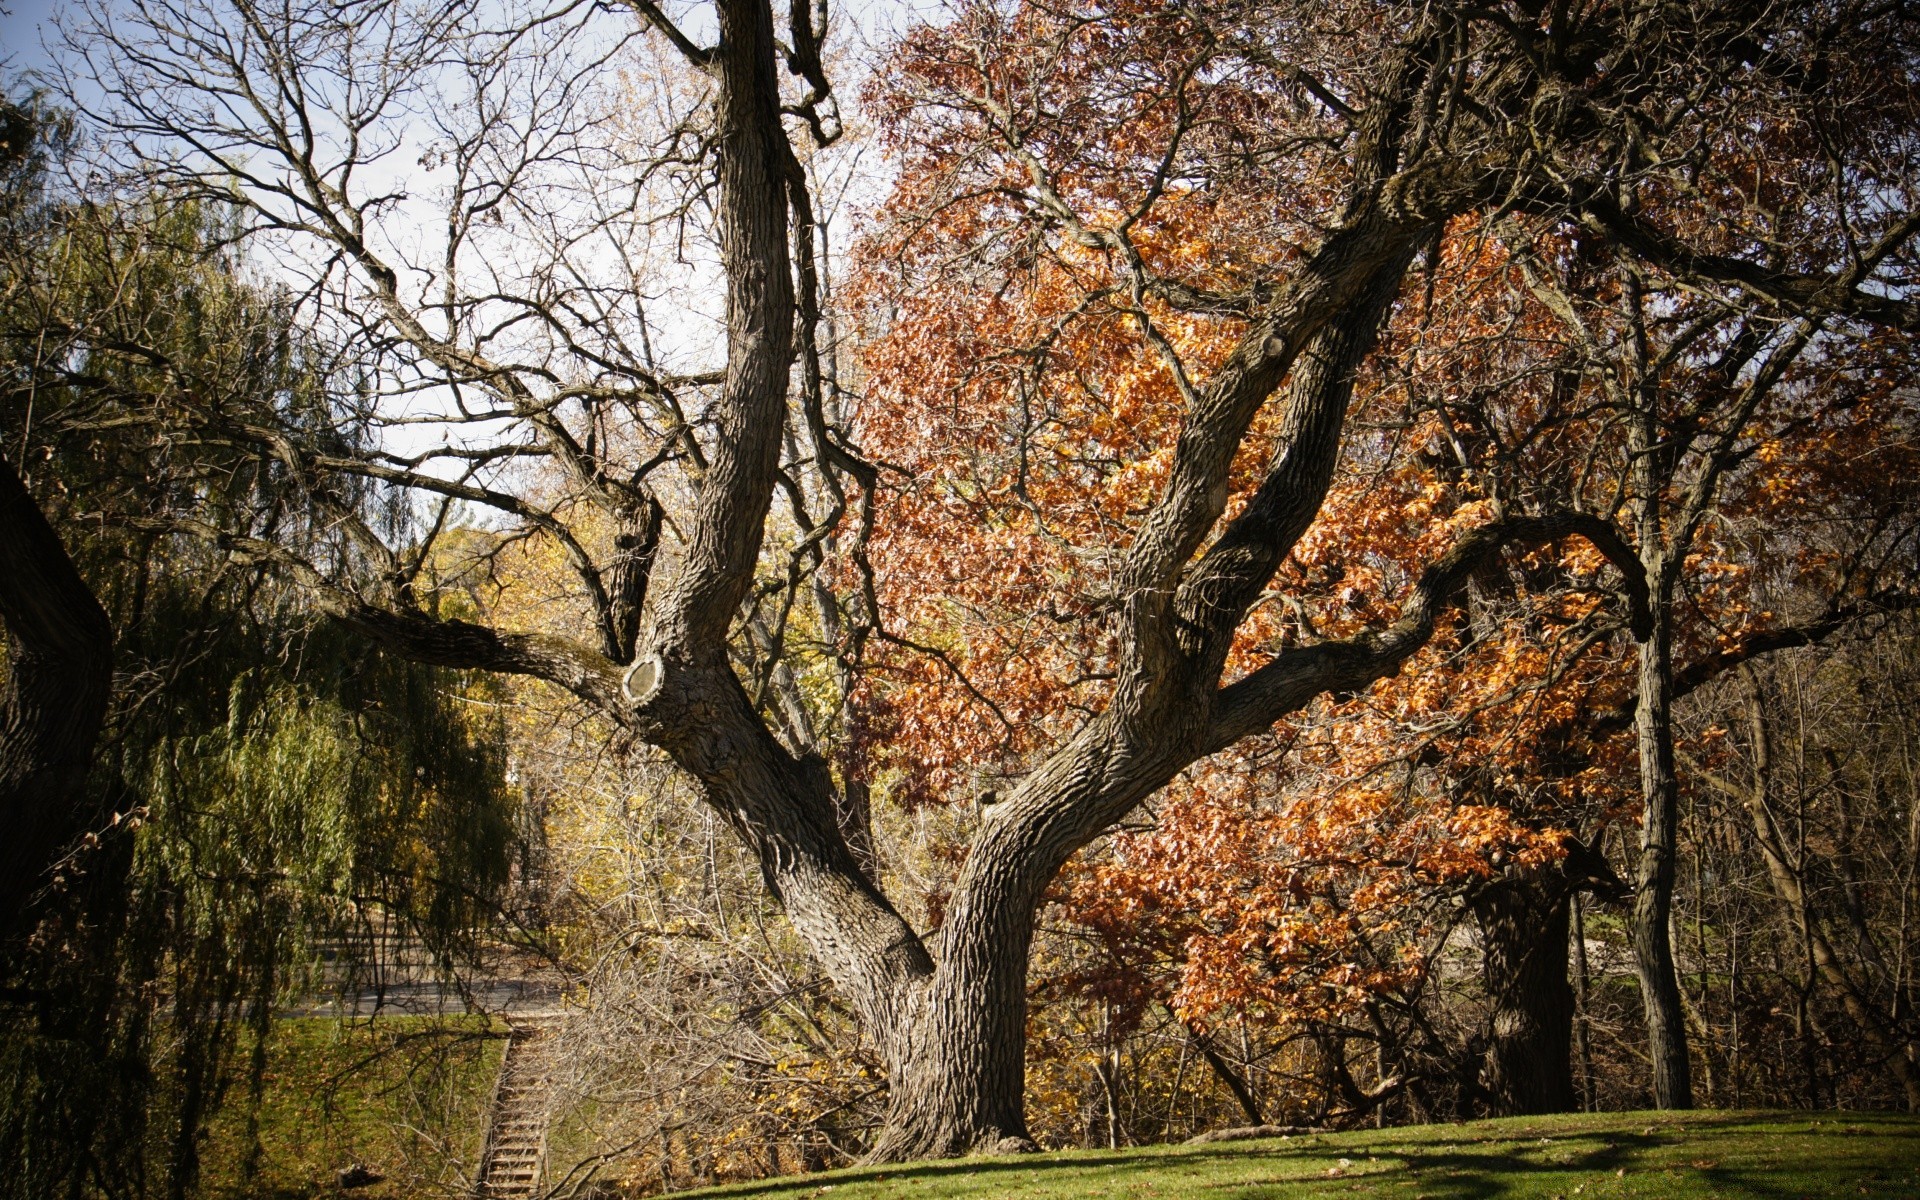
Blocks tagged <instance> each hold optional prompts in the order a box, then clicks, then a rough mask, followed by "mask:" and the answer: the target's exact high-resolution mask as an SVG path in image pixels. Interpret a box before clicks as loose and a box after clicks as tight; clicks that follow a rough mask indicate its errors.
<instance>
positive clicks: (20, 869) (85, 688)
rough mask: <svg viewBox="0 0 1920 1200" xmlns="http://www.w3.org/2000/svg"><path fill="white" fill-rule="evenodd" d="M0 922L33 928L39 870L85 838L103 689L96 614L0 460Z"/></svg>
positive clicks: (106, 690) (109, 641)
mask: <svg viewBox="0 0 1920 1200" xmlns="http://www.w3.org/2000/svg"><path fill="white" fill-rule="evenodd" d="M0 620H4V622H5V624H6V632H7V662H6V669H7V678H6V683H5V688H4V691H3V692H0V823H4V827H5V828H6V831H7V836H6V837H5V838H4V839H0V921H4V922H5V926H4V931H5V946H6V950H5V953H7V954H8V956H9V957H11V953H12V949H13V943H14V942H15V941H16V940H17V939H18V938H19V937H20V936H22V935H23V934H25V933H26V932H27V931H28V930H30V929H31V928H32V919H33V911H32V906H33V899H34V897H35V895H36V894H37V893H39V892H40V891H41V889H42V888H44V887H45V886H46V885H47V883H48V882H49V878H48V871H49V869H50V868H51V867H53V865H54V864H55V863H57V862H58V861H59V860H60V858H61V856H62V855H63V854H64V853H65V852H66V851H67V850H68V848H69V847H70V846H71V845H72V844H73V842H74V840H75V839H76V838H78V837H79V836H80V835H81V834H82V833H84V832H85V831H86V828H87V824H88V818H89V815H90V814H89V812H88V809H87V806H86V804H85V802H84V798H83V788H84V787H85V785H86V777H87V771H88V768H89V767H90V766H91V765H92V761H93V750H94V742H95V740H96V739H97V738H98V737H99V734H100V725H101V722H102V721H103V720H104V719H105V717H106V712H107V701H108V698H109V696H110V694H111V691H112V684H113V629H112V626H111V625H110V624H109V623H108V621H107V614H106V613H105V612H104V611H103V610H102V609H101V607H100V604H99V601H97V600H95V599H94V596H93V592H92V591H91V590H90V589H89V588H88V587H87V585H86V581H85V580H83V579H81V578H80V572H79V571H78V570H77V569H75V567H74V565H73V560H72V559H71V558H69V557H67V552H66V549H65V548H64V547H63V546H62V545H61V544H60V538H59V536H58V535H57V534H55V533H54V531H53V527H52V526H51V525H49V524H48V523H47V519H46V517H45V516H44V515H43V514H42V513H41V511H40V508H39V506H38V505H36V504H35V503H34V501H33V496H32V495H31V494H30V493H29V492H28V491H27V488H26V485H25V484H24V483H22V482H21V480H20V477H19V476H18V475H17V474H15V473H14V470H13V467H12V466H11V465H10V464H8V463H7V462H6V460H5V459H0Z"/></svg>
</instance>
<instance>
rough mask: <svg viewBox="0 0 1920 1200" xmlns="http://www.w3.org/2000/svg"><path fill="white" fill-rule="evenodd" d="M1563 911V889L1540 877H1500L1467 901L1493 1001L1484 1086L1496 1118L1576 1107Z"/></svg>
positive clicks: (1565, 914)
mask: <svg viewBox="0 0 1920 1200" xmlns="http://www.w3.org/2000/svg"><path fill="white" fill-rule="evenodd" d="M1567 906H1568V889H1567V888H1566V887H1565V886H1564V885H1563V884H1561V883H1560V881H1558V880H1557V879H1555V878H1553V877H1552V876H1551V875H1549V874H1547V873H1545V872H1539V873H1534V874H1530V875H1526V876H1519V877H1515V878H1510V879H1502V880H1498V881H1496V882H1494V883H1493V884H1491V885H1490V886H1488V887H1486V888H1484V889H1482V890H1481V892H1480V893H1479V894H1478V895H1476V896H1475V897H1474V900H1473V909H1474V916H1475V917H1476V918H1477V919H1478V921H1479V924H1480V939H1481V952H1482V959H1481V962H1482V969H1483V972H1484V977H1485V980H1486V987H1487V996H1488V998H1489V999H1490V1000H1491V1001H1492V1003H1493V1019H1492V1030H1491V1034H1492V1036H1491V1039H1490V1041H1489V1044H1488V1047H1487V1061H1486V1077H1485V1078H1486V1088H1487V1090H1488V1091H1489V1092H1490V1093H1492V1095H1493V1096H1494V1098H1495V1103H1496V1104H1497V1105H1498V1106H1499V1109H1500V1111H1501V1113H1502V1115H1514V1116H1517V1115H1521V1114H1527V1113H1548V1112H1569V1111H1571V1110H1572V1109H1573V1108H1574V1107H1575V1097H1574V1089H1573V1069H1572V1043H1573V989H1572V987H1571V986H1570V985H1569V983H1568V981H1567V922H1568V907H1567Z"/></svg>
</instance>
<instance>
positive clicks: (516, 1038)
mask: <svg viewBox="0 0 1920 1200" xmlns="http://www.w3.org/2000/svg"><path fill="white" fill-rule="evenodd" d="M507 1023H508V1034H507V1050H506V1053H505V1054H503V1055H501V1057H500V1078H499V1081H498V1082H497V1083H495V1084H494V1090H493V1109H492V1112H491V1113H490V1114H489V1115H488V1118H487V1140H486V1148H485V1149H484V1150H483V1151H482V1152H481V1155H480V1171H479V1174H478V1176H477V1177H476V1179H475V1180H474V1185H473V1195H474V1200H502V1198H506V1197H511V1198H513V1200H520V1198H522V1197H531V1196H534V1195H536V1194H537V1189H538V1188H539V1186H540V1175H541V1173H542V1171H543V1169H544V1168H545V1166H546V1156H547V1118H548V1109H549V1107H550V1105H549V1101H550V1099H551V1092H552V1089H551V1086H550V1085H551V1077H552V1069H553V1054H554V1049H555V1042H556V1041H557V1040H558V1039H557V1038H556V1037H555V1036H554V1034H555V1032H556V1031H557V1030H558V1028H559V1025H560V1020H559V1018H557V1017H508V1018H507Z"/></svg>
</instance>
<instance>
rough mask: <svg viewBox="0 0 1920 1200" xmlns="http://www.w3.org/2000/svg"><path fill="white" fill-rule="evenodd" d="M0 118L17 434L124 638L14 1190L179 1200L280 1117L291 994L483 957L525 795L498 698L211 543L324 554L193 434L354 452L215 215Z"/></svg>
mask: <svg viewBox="0 0 1920 1200" xmlns="http://www.w3.org/2000/svg"><path fill="white" fill-rule="evenodd" d="M3 124H4V126H5V129H4V131H3V132H4V133H5V136H6V138H7V139H8V141H7V149H8V157H7V159H6V164H5V165H6V168H7V169H6V171H5V176H4V180H0V184H3V185H4V195H0V285H3V286H0V389H3V390H4V395H5V398H6V402H5V405H4V407H3V408H0V434H4V438H5V442H4V445H5V446H6V453H7V454H8V455H9V456H10V457H11V456H14V455H16V454H18V455H19V460H20V461H21V462H22V463H23V469H22V474H23V475H24V476H26V477H27V478H28V481H29V484H30V486H31V487H32V489H33V491H34V493H35V496H36V499H38V500H39V501H40V503H41V505H42V507H43V510H44V511H45V512H46V513H47V514H48V517H49V519H50V520H52V521H53V523H54V524H55V527H56V528H57V529H58V530H59V532H60V533H61V536H62V539H63V541H64V543H65V545H66V546H67V548H68V552H69V553H70V554H71V555H72V557H73V558H74V560H75V561H76V563H77V564H78V565H79V567H80V569H81V573H82V575H83V577H84V578H86V580H87V581H88V583H89V586H91V587H92V588H93V589H94V591H95V593H96V595H97V596H98V597H99V598H100V600H101V602H102V604H103V605H104V606H105V607H106V609H107V611H108V613H109V616H110V617H111V619H112V621H113V625H114V629H115V631H116V646H115V657H116V695H115V705H114V711H113V713H112V714H111V716H110V718H109V728H108V731H107V733H106V735H105V737H104V738H103V741H102V744H101V746H100V747H99V751H98V755H97V761H96V769H95V772H94V795H93V796H92V797H91V798H90V801H91V804H92V807H93V809H94V810H95V811H96V812H97V814H98V816H97V820H96V821H95V825H96V828H97V830H98V833H97V835H95V836H93V837H90V838H89V840H88V842H87V843H86V844H84V845H82V846H79V847H77V848H76V849H75V852H74V854H73V856H72V857H71V859H70V860H69V861H68V862H67V863H66V864H65V866H64V867H63V868H62V870H61V871H60V873H59V877H58V879H57V881H56V892H57V893H58V894H57V895H56V897H55V900H54V907H53V910H52V911H53V913H54V915H53V916H52V917H50V919H49V921H48V922H47V923H46V924H45V925H44V926H43V929H42V936H41V937H40V939H39V941H38V942H37V944H36V947H35V954H34V958H33V960H32V961H31V962H30V963H29V964H28V965H27V966H26V967H25V968H24V969H23V970H22V971H21V972H19V973H18V975H19V977H17V978H11V979H8V980H5V981H4V983H5V985H6V992H5V998H4V999H0V1162H7V1163H10V1164H14V1169H12V1170H9V1171H6V1172H0V1197H5V1198H11V1197H22V1198H27V1197H33V1198H35V1200H38V1198H41V1197H53V1196H62V1195H64V1196H72V1197H81V1196H113V1197H120V1196H128V1197H132V1196H146V1195H168V1196H176V1197H184V1196H187V1195H190V1194H193V1193H194V1192H195V1191H196V1190H197V1189H198V1183H199V1180H200V1178H201V1173H202V1161H203V1158H204V1157H205V1156H204V1154H203V1146H204V1143H205V1138H206V1133H207V1130H208V1128H209V1124H210V1122H212V1121H213V1120H214V1118H215V1116H216V1114H218V1113H220V1112H221V1111H222V1110H223V1108H224V1109H225V1111H227V1112H228V1113H229V1114H232V1113H235V1112H239V1113H255V1114H257V1113H258V1112H259V1111H260V1106H261V1104H262V1103H263V1099H264V1096H265V1088H266V1079H267V1074H268V1068H269V1063H270V1061H271V1053H272V1041H273V1035H274V1032H275V1030H276V1027H277V1025H278V1024H279V1022H278V1021H277V1020H276V1019H275V1016H274V1014H275V1012H276V1010H277V1009H278V1008H280V1007H282V1006H284V1004H285V1003H286V1001H287V1000H288V998H289V997H290V996H291V995H293V994H296V993H298V992H301V991H303V990H306V989H310V988H312V987H314V986H316V985H319V984H323V983H324V984H325V985H327V986H333V987H349V988H350V987H352V986H353V985H354V983H355V972H356V969H357V968H359V967H361V966H365V965H367V964H368V962H369V961H370V959H371V957H372V956H373V955H374V954H376V953H378V952H379V948H380V947H381V946H382V945H385V944H387V943H385V942H383V941H382V940H381V938H379V937H375V936H373V935H375V934H392V935H399V936H401V937H403V938H405V939H407V940H409V941H411V942H416V943H418V944H420V945H423V946H424V947H425V948H426V950H427V951H428V952H429V953H430V954H431V955H432V956H433V958H434V960H435V961H437V962H438V963H440V964H441V966H442V968H443V969H444V970H445V971H447V972H449V973H451V972H454V971H456V970H457V969H458V967H459V965H460V964H461V963H462V962H463V961H466V960H469V959H470V958H471V957H472V951H473V949H474V939H475V936H476V931H478V930H479V929H481V928H482V927H483V926H485V925H486V924H487V922H488V920H489V918H490V915H491V914H492V912H493V911H494V910H495V904H496V901H497V900H498V897H499V896H500V894H501V892H502V889H503V888H504V886H505V884H506V882H507V878H508V871H509V866H510V864H511V862H512V860H513V855H512V842H513V836H514V828H515V826H514V805H515V799H514V796H513V794H512V792H511V790H510V789H509V788H508V786H507V784H506V767H505V761H504V751H503V749H502V747H503V745H504V736H503V732H502V730H501V729H500V727H499V722H498V718H497V715H496V714H497V708H496V707H495V706H494V703H493V702H494V700H495V699H496V698H497V693H496V692H495V691H493V690H491V686H490V685H489V684H487V683H486V682H484V681H482V680H478V679H475V678H470V677H467V676H463V675H460V674H458V673H455V672H450V671H444V670H438V669H433V668H427V667H420V666H415V665H412V664H406V663H400V662H395V661H390V660H387V659H385V658H382V657H380V656H378V655H375V654H373V653H371V652H370V651H369V650H368V649H367V648H366V646H365V645H364V643H362V642H359V641H356V640H354V639H352V638H351V637H349V636H348V635H346V634H344V633H343V632H342V631H340V630H338V629H336V628H334V627H332V626H330V625H328V624H326V623H325V622H324V621H323V620H322V619H321V618H320V617H319V615H318V614H316V613H315V612H313V611H312V610H311V609H310V608H309V607H308V606H307V605H306V604H305V603H304V599H303V597H302V595H301V594H300V593H299V592H298V591H297V590H295V589H293V588H291V587H289V586H288V585H287V584H286V583H284V581H280V580H277V579H276V578H275V577H274V576H272V575H271V574H270V573H269V572H267V571H265V570H263V569H262V567H261V566H260V565H259V564H256V563H251V562H248V561H245V560H242V559H238V558H235V557H233V556H231V555H230V554H228V553H227V552H226V551H225V549H224V548H223V547H222V546H221V545H219V544H218V543H217V542H210V541H207V540H204V539H202V538H200V537H198V536H196V535H195V533H194V530H195V529H196V528H201V527H203V526H212V525H217V526H219V527H221V528H224V529H229V530H242V531H251V532H253V533H255V534H258V535H262V536H265V535H273V536H279V537H283V538H292V539H296V540H297V539H299V538H301V537H303V536H304V537H306V538H308V539H309V540H317V539H319V538H321V537H323V536H324V533H323V531H322V530H320V529H318V528H317V527H316V526H315V523H314V522H312V520H311V517H310V515H309V509H308V507H307V505H306V500H307V497H306V496H305V494H304V493H303V490H302V486H303V485H302V483H301V481H299V480H296V479H293V478H291V477H289V476H288V474H287V473H286V471H285V469H284V468H283V467H282V466H279V465H276V464H275V463H273V462H272V461H271V460H270V459H263V458H261V457H260V456H258V455H256V454H253V453H251V452H249V451H248V450H246V449H244V448H242V447H240V446H238V445H235V444H233V443H231V442H230V441H227V440H224V439H223V436H222V435H221V433H220V431H219V430H217V429H215V428H213V427H212V426H211V425H209V424H207V423H206V422H204V421H201V420H199V419H197V418H195V417H194V415H193V414H194V413H206V412H219V413H223V414H228V415H239V414H245V413H246V412H248V411H250V410H251V411H256V412H271V413H274V414H276V415H277V418H278V419H279V420H281V421H282V422H284V423H288V424H293V425H296V426H299V425H305V426H308V427H311V428H314V429H318V430H324V431H326V436H328V437H330V438H333V439H335V440H336V441H344V440H348V439H351V438H353V437H356V436H359V435H358V434H356V433H355V432H354V431H355V430H357V429H359V428H361V426H360V424H359V423H358V422H357V421H356V419H355V417H354V415H353V413H351V412H350V411H347V410H346V409H344V408H342V407H341V406H340V404H339V403H337V402H336V400H335V399H334V398H333V397H334V396H336V395H337V394H339V393H340V392H341V391H342V390H343V389H341V388H340V387H339V378H338V372H337V370H336V368H335V367H334V366H333V365H332V362H331V357H330V352H329V350H328V348H327V347H326V346H325V344H324V343H322V342H321V341H320V340H318V339H317V338H316V337H314V336H313V335H312V334H311V333H310V332H307V331H304V330H302V329H301V328H299V326H298V323H297V322H296V320H295V317H294V311H293V305H292V303H291V301H290V300H289V298H287V297H286V296H284V295H282V294H280V293H279V292H278V291H276V290H275V289H274V288H271V287H268V286H265V285H263V284H261V283H260V282H258V281H256V280H252V279H249V278H248V277H247V276H246V275H245V273H244V272H243V270H242V268H241V267H240V265H239V263H238V261H237V259H236V257H235V256H234V255H233V253H232V252H231V251H230V250H229V249H228V244H229V243H228V235H229V233H230V232H231V231H230V230H229V228H228V226H227V223H226V220H225V218H224V217H223V216H222V215H221V214H220V213H218V212H216V211H212V210H210V209H208V208H207V207H205V206H199V205H186V204H170V203H167V202H164V201H162V200H157V199H136V200H133V201H127V202H114V203H108V202H104V201H95V200H92V199H88V198H85V197H80V196H75V195H68V194H64V193H63V192H62V190H61V188H60V187H58V186H55V182H54V180H55V175H54V172H55V170H56V168H57V167H58V165H59V163H60V161H61V157H62V155H64V154H66V153H68V151H69V149H70V147H69V146H68V144H67V142H66V141H65V140H64V139H65V133H64V130H65V126H64V124H63V123H62V122H60V121H59V120H57V119H55V118H52V117H49V116H48V115H47V114H44V113H40V112H37V111H35V110H34V109H33V108H32V106H31V105H29V104H25V103H21V104H11V105H8V106H7V107H6V120H5V121H4V122H3ZM22 129H32V130H35V131H36V132H35V135H34V136H35V137H36V138H37V139H38V140H37V141H36V142H35V143H34V148H33V149H31V150H25V151H21V150H18V149H17V148H16V147H15V145H14V143H15V142H16V141H17V140H18V131H19V130H22ZM56 135H59V136H56ZM345 390H346V391H349V392H350V391H351V389H350V388H349V389H345ZM189 400H190V401H191V403H187V401H189ZM330 498H331V499H333V500H336V501H340V500H344V501H346V502H350V503H355V504H361V505H364V506H368V507H375V506H377V505H378V504H379V503H380V498H379V497H378V496H377V495H375V494H374V493H372V492H371V491H369V492H367V493H365V494H362V495H359V496H339V495H335V496H333V497H330ZM196 522H199V523H201V524H199V525H197V524H196ZM0 665H3V662H0ZM322 942H325V943H326V944H327V950H328V951H329V954H328V957H330V958H332V959H333V960H334V961H333V962H332V963H331V964H330V965H329V973H328V975H327V976H326V977H325V978H324V979H322V978H320V977H319V976H318V974H317V972H316V963H317V962H318V961H319V959H320V957H321V955H320V953H319V950H320V944H321V943H322ZM236 1089H239V1090H238V1091H236ZM242 1127H243V1129H246V1130H248V1131H250V1132H248V1133H247V1135H246V1138H245V1139H243V1141H244V1142H246V1143H247V1144H245V1145H243V1147H242V1149H241V1151H240V1153H239V1158H238V1164H239V1171H240V1176H241V1177H242V1179H243V1180H244V1179H246V1178H250V1177H251V1176H252V1174H253V1173H254V1172H255V1171H256V1170H257V1169H258V1167H259V1165H260V1163H261V1162H262V1161H264V1159H263V1147H262V1142H261V1137H260V1135H259V1121H258V1120H257V1119H256V1118H254V1117H248V1118H246V1119H245V1120H244V1121H243V1122H242Z"/></svg>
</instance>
